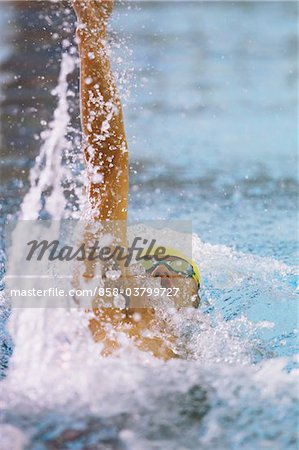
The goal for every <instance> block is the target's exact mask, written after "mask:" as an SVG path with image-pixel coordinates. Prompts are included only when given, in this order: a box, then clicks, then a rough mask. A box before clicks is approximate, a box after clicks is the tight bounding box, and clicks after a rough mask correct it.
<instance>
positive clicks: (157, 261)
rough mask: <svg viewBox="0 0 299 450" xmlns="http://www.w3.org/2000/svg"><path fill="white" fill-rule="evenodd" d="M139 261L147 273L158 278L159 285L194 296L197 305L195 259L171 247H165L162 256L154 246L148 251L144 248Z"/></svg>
mask: <svg viewBox="0 0 299 450" xmlns="http://www.w3.org/2000/svg"><path fill="white" fill-rule="evenodd" d="M140 263H141V265H142V266H143V268H144V270H145V272H146V274H147V275H149V276H151V277H154V278H160V280H161V287H163V288H166V289H167V288H170V289H171V288H178V289H179V291H180V292H181V293H184V294H185V295H190V296H196V297H197V301H196V302H195V303H196V306H198V303H199V296H198V291H199V288H200V275H199V270H198V267H197V265H196V263H195V261H193V260H191V259H189V258H188V257H186V256H185V255H184V254H183V253H181V252H179V251H178V250H174V249H171V248H166V249H165V254H164V255H163V256H161V255H159V256H157V253H156V248H154V249H152V250H151V251H150V252H148V251H147V250H144V252H143V254H142V255H141V259H140Z"/></svg>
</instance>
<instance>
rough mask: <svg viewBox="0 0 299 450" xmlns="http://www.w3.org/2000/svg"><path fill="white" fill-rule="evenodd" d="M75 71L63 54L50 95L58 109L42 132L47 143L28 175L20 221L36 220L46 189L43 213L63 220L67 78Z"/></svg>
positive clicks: (67, 117)
mask: <svg viewBox="0 0 299 450" xmlns="http://www.w3.org/2000/svg"><path fill="white" fill-rule="evenodd" d="M74 68H75V62H74V58H72V57H71V56H70V55H68V54H67V53H64V54H63V55H62V61H61V69H60V75H59V82H58V85H57V87H56V89H55V90H54V92H53V94H54V95H56V96H57V97H58V106H57V108H56V110H55V112H54V118H53V121H52V122H51V123H50V124H49V129H48V130H47V132H44V136H43V137H44V138H46V139H45V141H44V143H43V145H42V147H41V149H40V152H39V155H38V156H37V158H36V160H35V164H34V166H33V168H32V169H31V171H30V189H29V192H28V193H27V194H26V195H25V197H24V200H23V202H22V205H21V213H20V219H23V220H36V219H38V217H39V212H40V210H41V209H42V194H43V193H44V192H45V191H46V190H47V189H49V188H50V189H51V194H50V195H49V196H48V198H47V199H46V205H45V210H46V211H47V212H48V213H49V214H50V215H51V216H52V218H53V219H61V218H62V217H64V213H65V207H66V199H65V195H64V191H63V186H62V183H63V181H64V180H65V178H66V177H67V175H68V169H67V168H66V167H65V166H63V165H62V157H63V151H64V149H65V148H67V147H68V145H69V144H68V141H67V140H66V133H67V127H68V125H69V121H70V116H69V113H68V100H67V98H68V82H67V77H68V75H69V74H70V73H72V72H73V70H74Z"/></svg>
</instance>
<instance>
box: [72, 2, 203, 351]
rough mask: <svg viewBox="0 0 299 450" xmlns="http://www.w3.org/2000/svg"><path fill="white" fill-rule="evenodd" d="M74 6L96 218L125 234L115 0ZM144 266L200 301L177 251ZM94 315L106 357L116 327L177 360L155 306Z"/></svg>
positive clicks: (192, 270)
mask: <svg viewBox="0 0 299 450" xmlns="http://www.w3.org/2000/svg"><path fill="white" fill-rule="evenodd" d="M72 4H73V7H74V10H75V12H76V15H77V20H78V26H77V38H78V43H79V56H80V64H81V69H80V98H81V123H82V131H83V149H84V155H85V162H86V167H87V174H88V181H89V186H88V199H89V203H90V206H91V210H92V217H93V219H95V220H101V221H107V220H108V221H117V223H124V224H125V227H121V228H122V230H124V228H126V221H127V211H128V189H129V176H128V145H127V141H126V135H125V130H124V123H123V113H122V107H121V102H120V99H119V96H118V92H117V87H116V83H115V79H114V76H113V73H112V70H111V66H110V61H109V55H108V50H107V42H106V40H107V37H106V27H107V22H108V19H109V17H110V14H111V12H112V9H113V0H72ZM119 221H120V222H119ZM121 241H122V244H123V245H124V246H126V232H125V231H122V232H121ZM141 266H142V269H143V271H144V273H145V275H146V276H148V277H154V278H158V279H160V283H161V286H162V287H166V288H169V287H175V286H184V289H185V290H187V295H188V296H189V298H190V296H194V297H195V298H197V293H198V289H199V285H200V279H199V273H198V269H197V267H196V265H195V264H194V262H193V261H190V260H189V259H188V258H186V257H185V256H184V255H182V254H179V253H178V252H177V251H175V250H170V249H168V251H167V254H166V255H165V258H164V259H163V260H160V259H159V261H157V259H155V257H154V255H153V254H148V255H147V256H146V257H145V258H144V259H143V260H142V261H141ZM135 278H136V277H135ZM186 286H187V288H186ZM93 311H94V315H95V317H94V318H92V319H91V320H90V329H91V332H92V334H93V336H94V339H95V340H96V341H101V342H102V343H103V344H104V350H103V354H104V355H108V354H111V353H112V352H113V351H114V350H115V349H117V348H119V346H120V344H119V343H118V341H117V338H113V337H111V333H110V331H109V332H108V329H109V330H111V328H112V329H113V330H115V331H122V332H125V333H126V334H127V335H128V336H129V337H130V338H131V339H133V340H134V342H135V343H136V345H137V346H138V347H139V348H140V349H141V350H144V351H149V352H151V353H152V354H154V355H155V356H157V357H160V358H163V359H169V358H172V357H175V356H176V353H175V350H174V348H175V345H174V343H175V340H176V338H177V337H176V336H175V335H174V334H173V332H171V331H169V330H168V329H167V325H166V322H165V321H164V320H163V319H161V318H159V317H158V315H157V314H156V310H155V308H153V307H146V308H135V307H130V305H127V307H126V308H125V310H123V309H116V308H99V307H97V306H94V307H93ZM148 331H152V333H148Z"/></svg>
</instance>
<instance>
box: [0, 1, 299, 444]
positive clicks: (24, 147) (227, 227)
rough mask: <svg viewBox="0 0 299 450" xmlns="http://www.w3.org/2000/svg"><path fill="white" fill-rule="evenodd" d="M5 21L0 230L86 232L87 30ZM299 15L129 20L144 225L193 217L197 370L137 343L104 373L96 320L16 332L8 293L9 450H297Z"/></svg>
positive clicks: (190, 316) (284, 10)
mask: <svg viewBox="0 0 299 450" xmlns="http://www.w3.org/2000/svg"><path fill="white" fill-rule="evenodd" d="M0 8H1V10H2V12H3V14H1V18H2V19H1V20H3V22H4V23H3V24H2V26H3V28H4V29H5V30H7V31H6V32H5V36H7V45H6V47H5V51H4V53H3V54H1V58H2V61H3V71H2V72H3V74H4V77H3V83H2V91H1V97H2V99H3V101H2V109H3V113H4V117H5V118H6V119H5V120H4V122H3V125H2V135H3V139H2V143H1V149H2V155H3V156H2V158H1V164H2V168H3V169H4V170H2V172H3V177H2V176H1V179H2V185H1V195H3V202H2V204H1V209H2V212H3V215H2V217H1V223H3V221H4V220H5V219H11V218H13V217H16V216H17V215H19V216H20V217H22V218H23V219H35V218H36V217H37V216H38V215H41V217H43V218H48V217H50V216H52V217H55V218H59V217H62V216H64V217H75V218H77V217H78V215H79V214H80V210H81V208H82V198H81V191H82V184H83V183H84V180H82V173H84V172H83V167H82V161H81V158H80V146H79V135H78V129H79V126H78V120H77V115H78V103H77V102H76V100H75V99H76V98H77V90H76V89H77V88H76V79H77V76H78V68H77V60H76V54H75V50H74V47H73V45H72V43H71V41H72V39H71V38H70V36H72V33H73V25H72V23H73V17H72V16H70V12H69V11H67V9H64V10H63V11H61V9H59V5H56V4H54V5H52V6H51V7H50V6H49V3H47V2H45V3H39V2H30V4H29V7H28V6H25V2H20V3H18V4H17V5H15V6H14V5H12V4H11V3H10V2H8V3H7V4H5V3H4V4H2V3H1V7H0ZM56 12H57V14H56ZM296 15H297V5H296V4H294V3H287V2H286V3H284V4H282V3H278V2H277V3H276V2H270V3H257V2H255V3H254V4H252V3H246V4H241V3H233V4H228V3H223V4H220V3H213V2H212V3H188V2H185V3H177V2H175V3H172V2H165V3H164V2H163V3H162V2H159V3H157V2H153V3H145V4H144V3H141V4H140V5H136V4H135V3H133V4H131V5H130V6H128V5H126V4H124V5H122V7H119V8H118V9H117V10H116V14H115V16H114V18H113V22H112V30H111V32H110V35H111V40H112V49H113V60H114V67H115V70H116V72H117V73H118V83H119V86H120V90H121V93H122V97H123V102H124V103H125V119H126V128H127V135H128V141H129V147H130V151H131V154H130V155H131V166H132V167H131V180H132V181H131V197H130V215H131V217H132V218H133V219H136V218H137V219H142V220H143V219H157V218H163V219H174V218H175V219H188V220H190V219H192V221H193V231H194V233H193V256H194V258H195V259H196V261H197V262H198V264H199V266H200V270H201V274H202V279H203V288H202V297H203V299H202V307H201V308H200V309H199V310H198V311H193V310H192V311H189V310H186V311H182V312H180V313H175V314H172V316H171V318H170V320H171V321H172V323H173V325H174V326H175V327H176V329H177V331H178V332H179V333H180V336H181V338H180V345H181V355H182V358H181V359H176V360H172V361H168V362H163V361H160V360H158V359H156V358H154V357H152V356H151V355H149V354H147V353H142V352H140V351H138V350H136V349H135V348H134V347H132V345H131V344H130V342H129V341H127V340H126V339H125V338H123V348H122V350H121V351H120V352H119V354H117V355H115V356H113V357H110V358H102V357H101V356H100V355H99V353H100V344H95V343H94V342H93V340H92V339H91V336H90V334H89V332H88V329H87V320H88V317H87V314H85V313H84V312H82V311H78V310H76V309H70V310H68V311H65V310H61V309H55V310H53V309H48V310H42V309H41V310H40V309H34V310H33V309H23V310H22V309H21V310H13V311H12V312H11V314H10V317H9V319H8V320H7V318H8V315H9V299H8V298H6V296H5V294H4V291H3V295H2V297H1V298H2V303H1V324H2V329H1V330H2V331H1V339H2V341H1V342H2V353H1V366H2V373H3V379H2V381H1V383H0V392H1V396H0V398H1V400H0V409H1V423H2V424H1V426H0V436H1V448H4V449H13V450H17V449H19V448H20V449H21V448H30V449H34V450H41V449H58V448H61V449H126V448H127V449H133V450H135V449H136V450H140V449H167V450H168V449H180V450H181V449H198V448H200V449H209V450H217V449H219V450H223V449H236V450H238V449H241V448H242V449H245V450H247V449H248V450H251V449H266V448H271V449H277V450H283V449H286V450H289V449H295V448H296V444H297V435H296V414H297V411H298V396H297V388H298V385H297V380H296V376H297V364H296V359H295V355H296V343H297V340H296V327H297V322H296V312H297V309H296V297H295V294H296V266H295V264H296V208H295V204H296V188H297V173H296V167H295V165H296V96H295V94H296V70H297V67H296V63H295V61H296V50H297V49H296V39H297V36H296V32H297V31H296V19H297V17H296ZM9 20H11V21H12V22H11V23H12V26H11V27H9V26H8V25H9V22H8V21H9ZM39 21H40V22H39ZM266 25H267V26H266ZM68 28H69V29H68ZM8 30H10V32H9V31H8ZM12 31H14V33H13V32H12ZM60 36H62V38H61V37H60ZM127 36H130V39H128V38H127ZM11 42H12V43H13V45H11V44H9V43H11ZM37 42H38V44H37ZM34 43H35V44H34ZM3 48H4V46H3ZM57 49H58V50H57ZM131 50H132V53H131ZM7 55H8V56H7ZM9 55H11V56H10V57H9ZM61 55H62V56H61ZM9 58H10V59H9ZM28 61H33V62H31V64H32V66H30V65H29V63H28ZM44 67H47V70H45V69H44ZM132 67H134V72H132ZM55 85H56V88H55ZM19 86H20V87H19ZM54 88H55V89H54ZM129 88H130V90H131V91H132V92H131V95H130V96H129V95H128V90H129ZM53 89H54V91H53ZM41 128H42V130H41ZM41 131H42V135H41V138H38V133H40V132H41ZM34 136H36V139H34ZM37 156H38V158H37V159H35V158H36V157H37ZM29 169H31V171H29ZM27 180H30V186H29V184H28V181H27ZM45 191H46V192H47V195H46V200H45V197H44V196H41V194H42V193H43V192H45ZM41 211H42V212H41ZM4 263H5V261H4V256H3V253H2V254H1V264H2V265H3V271H4ZM6 330H8V331H6ZM11 353H13V354H12V356H11Z"/></svg>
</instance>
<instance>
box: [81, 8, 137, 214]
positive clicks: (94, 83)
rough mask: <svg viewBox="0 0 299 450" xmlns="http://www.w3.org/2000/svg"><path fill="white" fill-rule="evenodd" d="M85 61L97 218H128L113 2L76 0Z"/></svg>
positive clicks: (87, 148) (85, 119)
mask: <svg viewBox="0 0 299 450" xmlns="http://www.w3.org/2000/svg"><path fill="white" fill-rule="evenodd" d="M73 7H74V9H75V11H76V14H77V18H78V28H77V37H78V39H79V53H80V62H81V76H80V80H81V81H80V90H81V121H82V129H83V145H84V154H85V160H86V164H87V170H88V177H89V192H88V194H89V200H90V203H91V206H92V210H93V217H94V218H97V219H100V220H105V219H111V220H126V219H127V207H128V149H127V142H126V136H125V131H124V124H123V115H122V108H121V103H120V99H119V96H118V93H117V88H116V83H115V79H114V76H113V73H112V71H111V67H110V62H109V57H108V48H107V41H106V25H107V21H108V19H109V16H110V14H111V11H112V8H113V1H112V0H73Z"/></svg>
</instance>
